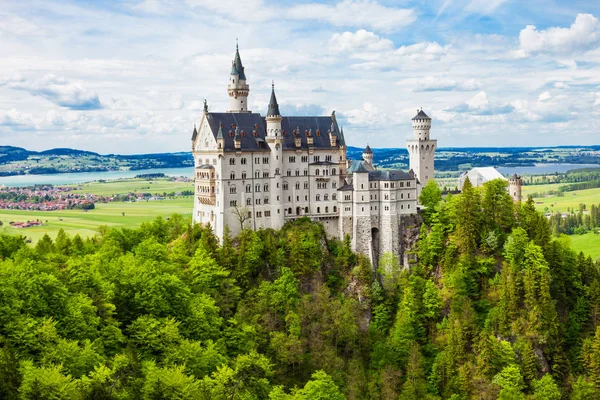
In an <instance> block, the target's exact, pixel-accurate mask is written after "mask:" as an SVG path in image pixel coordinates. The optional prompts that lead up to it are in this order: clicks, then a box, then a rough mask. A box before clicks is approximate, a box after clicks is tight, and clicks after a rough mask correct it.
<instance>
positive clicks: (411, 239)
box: [398, 214, 423, 268]
mask: <svg viewBox="0 0 600 400" xmlns="http://www.w3.org/2000/svg"><path fill="white" fill-rule="evenodd" d="M422 223H423V217H421V215H420V214H411V215H401V216H400V217H399V221H398V226H399V228H400V229H399V232H400V249H399V250H400V252H399V256H400V260H401V262H402V264H403V265H404V267H405V268H410V265H411V263H414V262H416V261H417V255H416V254H413V252H414V251H416V250H417V242H418V240H419V234H420V231H421V224H422Z"/></svg>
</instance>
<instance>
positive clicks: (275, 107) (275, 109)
mask: <svg viewBox="0 0 600 400" xmlns="http://www.w3.org/2000/svg"><path fill="white" fill-rule="evenodd" d="M267 115H279V116H281V113H280V112H279V103H277V97H276V96H275V81H271V100H269V108H268V109H267Z"/></svg>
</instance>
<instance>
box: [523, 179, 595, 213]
mask: <svg viewBox="0 0 600 400" xmlns="http://www.w3.org/2000/svg"><path fill="white" fill-rule="evenodd" d="M559 186H562V185H560V184H549V185H533V186H523V198H524V199H525V198H527V196H528V194H529V193H535V192H538V193H539V192H546V191H548V190H556V189H558V187H559ZM534 201H535V203H536V204H535V206H536V208H537V209H538V210H540V211H544V212H553V211H567V208H570V209H579V204H580V203H584V204H586V205H587V206H588V207H590V206H591V205H592V204H600V188H596V189H585V190H576V191H574V192H565V193H564V196H560V197H559V196H551V197H541V198H534Z"/></svg>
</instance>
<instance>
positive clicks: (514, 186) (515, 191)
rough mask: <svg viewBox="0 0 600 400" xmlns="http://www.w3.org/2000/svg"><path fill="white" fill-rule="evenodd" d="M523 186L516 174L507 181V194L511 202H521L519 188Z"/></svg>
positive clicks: (521, 180)
mask: <svg viewBox="0 0 600 400" xmlns="http://www.w3.org/2000/svg"><path fill="white" fill-rule="evenodd" d="M522 186H523V179H521V177H520V176H519V175H517V174H514V175H513V176H512V177H511V178H510V179H509V180H508V192H509V194H510V197H512V199H513V201H515V202H520V201H521V187H522Z"/></svg>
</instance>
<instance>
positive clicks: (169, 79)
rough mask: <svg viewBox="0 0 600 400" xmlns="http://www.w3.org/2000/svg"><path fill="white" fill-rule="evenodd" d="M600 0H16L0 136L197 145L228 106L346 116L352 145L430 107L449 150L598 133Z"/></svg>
mask: <svg viewBox="0 0 600 400" xmlns="http://www.w3.org/2000/svg"><path fill="white" fill-rule="evenodd" d="M599 18H600V2H597V1H582V0H572V1H557V0H555V1H541V0H529V1H526V2H524V1H509V0H439V1H424V0H423V1H375V0H340V1H317V0H304V1H267V0H245V1H243V2H239V1H236V0H122V1H109V0H98V1H87V0H86V1H84V0H79V1H76V0H71V1H69V0H61V1H48V0H39V1H35V0H20V1H14V0H3V1H2V8H1V9H0V50H1V54H2V55H1V57H0V144H4V145H15V146H22V147H26V148H29V149H36V150H41V149H47V148H50V147H74V148H81V149H87V150H93V151H99V152H103V153H139V152H161V151H187V150H189V148H190V136H191V131H192V129H193V124H194V123H197V122H198V121H199V119H200V116H201V111H202V101H203V99H205V98H206V99H207V100H208V103H209V107H210V109H211V110H213V111H225V110H226V109H227V105H228V98H227V93H226V85H227V78H228V73H229V67H230V63H231V59H232V57H233V54H234V50H235V40H236V37H238V38H239V43H240V52H241V56H242V60H243V62H244V65H245V67H246V75H247V76H248V81H249V84H250V99H249V105H250V106H251V109H252V110H253V111H255V112H261V113H264V110H265V109H266V104H267V101H268V98H269V92H270V82H271V80H272V79H274V80H275V85H276V90H277V96H278V99H279V101H280V103H281V109H282V112H284V113H287V114H296V115H300V114H303V115H306V114H329V113H331V111H332V110H336V115H337V116H338V119H339V120H340V122H341V123H342V124H343V126H344V131H345V132H346V136H347V137H348V142H349V144H351V145H355V146H364V145H365V144H366V143H367V142H368V143H370V144H371V145H372V146H373V147H403V146H404V141H405V139H406V138H408V137H410V136H411V134H412V132H411V129H410V118H411V117H412V116H413V115H414V113H415V111H416V109H417V108H419V107H423V109H424V110H425V111H426V112H427V113H428V114H429V115H430V116H431V117H432V118H433V128H432V136H433V137H436V138H438V139H439V145H440V146H443V147H456V146H516V145H519V146H527V145H542V146H545V145H561V144H600V22H599V21H598V19H599Z"/></svg>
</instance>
